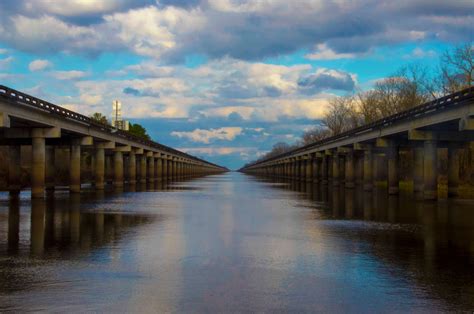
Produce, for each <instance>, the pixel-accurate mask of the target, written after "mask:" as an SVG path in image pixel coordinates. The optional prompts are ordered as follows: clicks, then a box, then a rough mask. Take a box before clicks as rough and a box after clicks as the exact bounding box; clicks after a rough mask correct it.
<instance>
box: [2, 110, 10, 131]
mask: <svg viewBox="0 0 474 314" xmlns="http://www.w3.org/2000/svg"><path fill="white" fill-rule="evenodd" d="M9 127H10V117H9V116H8V114H6V113H4V112H0V128H9Z"/></svg>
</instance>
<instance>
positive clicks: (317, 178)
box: [312, 155, 321, 183]
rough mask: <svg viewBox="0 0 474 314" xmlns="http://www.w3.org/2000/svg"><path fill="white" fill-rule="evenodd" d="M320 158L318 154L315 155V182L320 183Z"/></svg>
mask: <svg viewBox="0 0 474 314" xmlns="http://www.w3.org/2000/svg"><path fill="white" fill-rule="evenodd" d="M318 163H319V159H318V156H317V155H315V156H314V158H313V174H312V176H313V182H315V183H319V181H320V178H321V176H320V172H321V167H319V164H318Z"/></svg>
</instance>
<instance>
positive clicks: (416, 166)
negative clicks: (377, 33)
mask: <svg viewBox="0 0 474 314" xmlns="http://www.w3.org/2000/svg"><path fill="white" fill-rule="evenodd" d="M423 159H424V156H423V147H415V148H414V149H413V191H414V192H415V193H418V194H421V193H422V192H423V184H424V166H423Z"/></svg>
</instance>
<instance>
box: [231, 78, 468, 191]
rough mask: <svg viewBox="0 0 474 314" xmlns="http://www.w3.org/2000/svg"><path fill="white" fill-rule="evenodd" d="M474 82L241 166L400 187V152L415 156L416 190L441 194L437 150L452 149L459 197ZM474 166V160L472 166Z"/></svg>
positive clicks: (453, 186) (452, 177) (368, 186)
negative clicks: (366, 122) (457, 89)
mask: <svg viewBox="0 0 474 314" xmlns="http://www.w3.org/2000/svg"><path fill="white" fill-rule="evenodd" d="M473 131H474V87H471V88H469V89H465V90H462V91H459V92H457V93H454V94H451V95H448V96H445V97H441V98H439V99H436V100H434V101H431V102H428V103H425V104H423V105H420V106H417V107H415V108H412V109H409V110H407V111H403V112H400V113H398V114H395V115H392V116H389V117H386V118H384V119H381V120H378V121H375V122H373V123H370V124H367V125H364V126H361V127H358V128H356V129H353V130H350V131H348V132H344V133H342V134H339V135H336V136H333V137H330V138H327V139H324V140H321V141H318V142H315V143H313V144H310V145H307V146H304V147H301V148H298V149H295V150H292V151H289V152H287V153H284V154H281V155H278V156H274V157H271V158H267V159H264V160H260V161H258V162H255V163H253V164H250V165H247V166H246V167H244V168H242V169H240V171H242V172H245V173H251V174H258V175H265V176H271V177H278V178H290V179H297V180H304V181H310V182H314V183H318V184H333V185H336V186H337V185H342V184H344V185H345V187H346V188H349V189H351V188H354V186H355V185H356V184H363V186H364V189H365V190H372V189H373V188H374V187H375V186H382V187H387V188H388V192H389V193H390V194H398V193H399V190H400V162H399V160H400V155H401V154H403V153H404V154H405V155H408V156H410V159H411V162H412V165H413V167H412V169H413V170H412V171H413V173H412V175H411V179H412V182H413V191H414V192H417V195H419V196H421V198H423V199H427V200H432V199H437V198H438V197H439V193H438V155H439V150H440V149H445V150H446V149H447V150H448V156H449V157H448V158H447V159H448V171H447V172H448V174H447V177H448V195H449V196H450V197H456V196H458V192H459V174H460V173H459V172H460V159H459V156H460V153H461V151H462V150H463V149H465V148H467V147H468V145H469V143H470V142H471V141H474V132H473ZM470 166H471V167H472V166H474V165H472V164H471V165H470Z"/></svg>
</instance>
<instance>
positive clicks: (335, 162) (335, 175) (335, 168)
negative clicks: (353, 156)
mask: <svg viewBox="0 0 474 314" xmlns="http://www.w3.org/2000/svg"><path fill="white" fill-rule="evenodd" d="M332 183H333V185H339V155H338V154H337V153H334V154H333V155H332Z"/></svg>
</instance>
